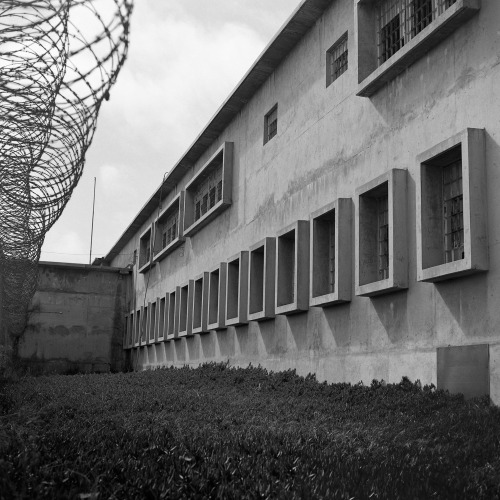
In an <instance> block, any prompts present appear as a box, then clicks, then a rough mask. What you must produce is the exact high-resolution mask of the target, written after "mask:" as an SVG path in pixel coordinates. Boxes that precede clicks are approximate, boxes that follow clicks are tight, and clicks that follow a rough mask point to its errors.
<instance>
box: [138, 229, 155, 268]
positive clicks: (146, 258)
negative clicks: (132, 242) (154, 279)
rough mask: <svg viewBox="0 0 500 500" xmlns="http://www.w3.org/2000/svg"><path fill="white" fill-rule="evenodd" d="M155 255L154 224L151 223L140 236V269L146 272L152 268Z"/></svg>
mask: <svg viewBox="0 0 500 500" xmlns="http://www.w3.org/2000/svg"><path fill="white" fill-rule="evenodd" d="M152 257H153V225H152V224H151V225H150V226H149V227H148V228H147V229H146V230H145V231H143V233H142V234H141V235H140V236H139V265H138V271H139V272H140V273H145V272H146V271H148V270H149V269H150V268H151V265H152Z"/></svg>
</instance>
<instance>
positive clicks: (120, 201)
mask: <svg viewBox="0 0 500 500" xmlns="http://www.w3.org/2000/svg"><path fill="white" fill-rule="evenodd" d="M297 4H298V0H273V2H268V1H267V0H238V1H234V2H231V3H229V4H228V2H227V0H211V1H210V2H207V1H206V0H170V1H168V2H165V1H159V0H141V1H138V2H136V3H135V8H134V13H133V15H132V25H131V39H130V50H129V57H128V60H127V61H126V63H125V66H124V67H123V69H122V72H121V73H120V75H119V76H118V81H117V83H116V85H115V86H114V87H113V88H112V90H111V99H110V101H109V102H104V103H103V106H102V109H101V112H100V116H99V119H98V121H97V131H96V134H95V137H94V141H93V144H92V146H91V148H90V149H89V151H88V153H87V161H86V165H85V169H84V172H83V177H82V179H81V180H80V183H79V185H78V187H77V188H76V190H75V191H74V193H73V196H72V199H71V200H70V202H69V204H68V206H67V207H66V210H65V211H64V213H63V215H62V217H61V218H60V220H59V221H58V222H57V223H56V224H55V226H54V227H53V228H52V229H51V231H49V234H48V235H47V238H46V243H45V245H44V250H51V251H54V250H55V251H59V249H61V248H63V251H64V252H69V253H74V254H81V255H73V256H70V258H69V259H66V258H62V256H61V255H59V254H42V259H44V260H65V261H73V262H84V263H85V262H88V253H87V255H86V254H85V252H88V247H89V241H90V221H91V211H92V192H93V178H94V177H97V190H96V216H95V224H94V245H93V246H94V249H95V251H96V252H107V251H109V250H110V249H111V247H112V245H113V244H114V243H115V242H116V241H117V240H118V238H119V236H120V235H121V234H122V233H123V231H124V230H125V229H126V227H127V226H128V224H130V222H131V221H132V219H133V217H134V216H135V215H136V214H137V212H138V211H139V210H140V208H141V207H142V206H143V205H144V204H145V203H146V201H147V200H148V198H149V197H150V196H151V195H152V194H153V192H154V190H155V189H156V188H157V187H158V185H159V184H160V182H161V179H162V177H163V173H164V172H165V171H167V170H170V169H171V167H172V166H173V165H174V164H175V163H176V162H177V160H178V159H179V158H180V157H181V155H182V154H183V153H184V152H185V151H186V149H187V148H188V147H189V145H190V144H191V143H192V142H193V140H194V139H195V138H196V136H197V135H198V134H199V133H200V132H201V130H202V128H203V127H204V126H205V125H206V124H207V122H208V120H209V119H210V118H211V116H212V115H213V114H214V113H215V111H216V110H217V108H218V107H219V106H220V105H221V104H222V102H223V101H224V99H225V98H226V97H227V96H228V94H229V93H230V92H231V90H232V89H233V88H234V87H235V85H236V84H237V82H238V81H239V80H240V79H241V77H242V76H243V75H244V74H245V72H246V71H247V70H248V68H249V67H250V65H251V64H252V63H253V62H254V60H255V59H256V58H257V56H258V55H259V53H260V52H261V51H262V49H263V48H264V46H265V44H266V43H267V42H268V41H269V39H270V38H271V36H272V35H273V34H274V33H275V31H276V30H277V29H278V28H279V26H280V25H281V24H282V23H283V21H284V20H285V19H286V17H287V16H288V15H289V14H290V13H291V12H292V10H293V9H294V8H295V7H296V5H297ZM56 257H57V258H56ZM60 257H61V258H60Z"/></svg>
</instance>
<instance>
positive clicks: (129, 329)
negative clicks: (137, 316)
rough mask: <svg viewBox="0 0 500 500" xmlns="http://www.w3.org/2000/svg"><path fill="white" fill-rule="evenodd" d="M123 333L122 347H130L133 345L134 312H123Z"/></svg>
mask: <svg viewBox="0 0 500 500" xmlns="http://www.w3.org/2000/svg"><path fill="white" fill-rule="evenodd" d="M124 322H125V335H124V336H123V349H130V348H131V347H132V346H133V325H134V313H133V312H130V313H129V314H125V318H124Z"/></svg>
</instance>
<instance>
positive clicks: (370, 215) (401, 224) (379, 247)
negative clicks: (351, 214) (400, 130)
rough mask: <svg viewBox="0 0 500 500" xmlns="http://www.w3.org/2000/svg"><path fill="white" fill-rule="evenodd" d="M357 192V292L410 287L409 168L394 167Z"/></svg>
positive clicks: (357, 293) (368, 293)
mask: <svg viewBox="0 0 500 500" xmlns="http://www.w3.org/2000/svg"><path fill="white" fill-rule="evenodd" d="M356 193H357V209H358V210H357V217H356V257H357V259H356V265H355V270H356V295H361V296H365V297H371V296H373V295H380V294H383V293H388V292H394V291H396V290H401V289H405V288H407V287H408V255H407V253H408V249H407V235H406V224H407V222H406V205H407V186H406V170H400V169H393V170H390V171H389V172H387V173H386V174H383V175H381V176H380V177H377V178H376V179H374V180H373V181H371V182H369V183H367V184H365V185H364V186H362V187H361V188H359V189H357V190H356Z"/></svg>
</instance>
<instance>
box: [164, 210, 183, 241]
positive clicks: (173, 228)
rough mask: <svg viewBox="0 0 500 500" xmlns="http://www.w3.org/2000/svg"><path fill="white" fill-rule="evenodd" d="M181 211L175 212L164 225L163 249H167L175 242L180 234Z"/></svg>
mask: <svg viewBox="0 0 500 500" xmlns="http://www.w3.org/2000/svg"><path fill="white" fill-rule="evenodd" d="M178 220H179V210H175V211H174V212H173V213H172V214H171V215H170V216H169V217H168V218H167V219H166V220H165V222H164V223H163V226H162V240H161V247H162V248H165V247H167V246H168V245H170V243H172V241H174V240H175V239H176V238H177V236H178V234H179V232H178V227H179V225H178Z"/></svg>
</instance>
